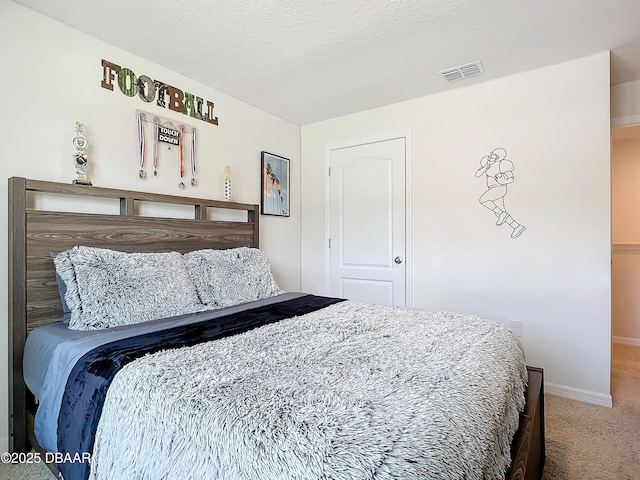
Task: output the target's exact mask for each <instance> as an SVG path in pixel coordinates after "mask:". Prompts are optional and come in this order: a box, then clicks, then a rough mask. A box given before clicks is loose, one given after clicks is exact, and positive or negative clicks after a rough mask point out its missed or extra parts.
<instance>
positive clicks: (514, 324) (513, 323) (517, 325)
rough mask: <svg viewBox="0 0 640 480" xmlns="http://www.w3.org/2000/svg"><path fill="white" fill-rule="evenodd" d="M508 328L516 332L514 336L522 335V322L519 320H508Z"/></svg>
mask: <svg viewBox="0 0 640 480" xmlns="http://www.w3.org/2000/svg"><path fill="white" fill-rule="evenodd" d="M509 330H511V331H512V332H513V333H515V334H516V337H518V338H520V337H522V322H521V321H520V320H509Z"/></svg>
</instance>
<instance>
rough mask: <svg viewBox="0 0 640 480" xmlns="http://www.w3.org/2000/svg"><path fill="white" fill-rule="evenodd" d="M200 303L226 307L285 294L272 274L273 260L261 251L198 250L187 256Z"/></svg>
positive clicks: (251, 249)
mask: <svg viewBox="0 0 640 480" xmlns="http://www.w3.org/2000/svg"><path fill="white" fill-rule="evenodd" d="M184 259H185V262H186V264H187V268H188V269H189V273H190V274H191V279H192V280H193V283H194V284H195V286H196V289H197V291H198V295H199V296H200V301H201V302H202V303H204V304H205V305H207V306H209V307H211V308H223V307H230V306H233V305H239V304H241V303H246V302H251V301H254V300H261V299H263V298H269V297H273V296H275V295H279V294H281V293H284V290H282V289H281V288H280V287H279V286H278V284H277V283H276V281H275V279H274V278H273V274H272V273H271V264H270V263H269V259H268V258H267V256H266V255H265V254H264V252H262V251H261V250H259V249H257V248H249V247H239V248H231V249H228V250H211V249H205V250H196V251H194V252H189V253H186V254H184Z"/></svg>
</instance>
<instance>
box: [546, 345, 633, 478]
mask: <svg viewBox="0 0 640 480" xmlns="http://www.w3.org/2000/svg"><path fill="white" fill-rule="evenodd" d="M611 390H612V396H613V408H607V407H598V406H595V405H591V404H587V403H582V402H577V401H574V400H567V399H565V398H560V397H555V396H552V395H547V396H546V399H545V409H546V412H545V413H546V447H547V461H546V464H545V468H544V476H543V480H561V479H571V480H573V479H576V480H638V479H640V348H638V347H629V346H624V345H617V344H616V345H614V346H613V375H612V378H611Z"/></svg>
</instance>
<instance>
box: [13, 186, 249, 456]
mask: <svg viewBox="0 0 640 480" xmlns="http://www.w3.org/2000/svg"><path fill="white" fill-rule="evenodd" d="M8 183H9V225H8V228H9V252H8V253H9V338H10V341H9V365H10V369H9V390H10V395H9V415H10V418H9V430H10V440H9V446H10V449H11V451H14V452H24V451H28V450H29V448H30V446H33V447H36V445H35V443H34V442H35V439H34V438H33V437H32V435H31V433H29V432H31V430H32V429H31V428H27V424H28V413H29V412H28V411H31V410H34V409H35V407H34V399H33V398H32V396H31V394H30V392H28V389H27V387H26V385H25V383H24V379H23V374H22V357H23V353H24V344H25V340H26V337H27V334H28V333H29V332H30V331H31V330H32V329H33V328H36V327H38V326H40V325H46V324H48V323H52V322H57V321H60V319H61V318H62V303H61V301H60V297H59V294H58V287H57V283H56V279H55V268H54V265H53V261H52V259H51V256H50V253H51V252H61V251H64V250H67V249H69V248H72V247H73V246H75V245H87V246H93V247H101V248H110V249H113V250H120V251H124V252H168V251H177V252H181V253H186V252H189V251H193V250H199V249H203V248H213V249H225V248H235V247H241V246H251V247H259V245H260V243H259V218H260V216H259V210H258V208H259V207H258V205H252V204H244V203H235V202H225V201H220V200H206V199H201V198H189V197H181V196H173V195H161V194H153V193H142V192H134V191H129V190H116V189H110V188H100V187H93V186H82V185H73V184H62V183H53V182H43V181H38V180H28V179H24V178H18V177H12V178H10V179H9V182H8ZM38 194H46V195H49V194H60V195H67V196H73V197H74V200H77V201H79V202H82V201H83V200H85V201H87V200H89V199H91V198H96V197H97V198H105V199H112V200H113V199H115V200H117V201H119V213H118V214H96V213H76V212H67V211H46V210H37V209H35V208H33V207H31V208H30V205H33V204H34V201H33V198H32V197H33V196H35V195H38ZM142 203H144V204H145V205H146V204H152V205H156V206H157V205H181V206H183V207H184V206H186V207H192V208H193V218H166V217H155V216H146V215H145V216H143V215H140V214H138V211H139V210H140V208H139V206H140V204H142ZM210 210H211V211H210ZM229 210H233V211H238V210H239V211H244V212H246V220H244V219H243V220H241V221H229V220H214V219H212V218H214V217H215V215H213V214H211V213H212V212H214V211H215V212H218V213H219V212H220V211H227V212H228V211H229ZM242 216H243V218H244V217H245V216H244V215H242ZM29 423H30V422H29Z"/></svg>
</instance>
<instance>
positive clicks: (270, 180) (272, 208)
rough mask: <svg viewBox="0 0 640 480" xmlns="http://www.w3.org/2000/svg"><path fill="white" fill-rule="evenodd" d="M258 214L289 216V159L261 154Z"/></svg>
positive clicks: (266, 153) (270, 154)
mask: <svg viewBox="0 0 640 480" xmlns="http://www.w3.org/2000/svg"><path fill="white" fill-rule="evenodd" d="M261 156H262V177H261V178H262V182H261V183H262V196H261V201H260V213H262V214H263V215H279V216H281V217H288V216H289V159H288V158H284V157H280V156H278V155H274V154H272V153H268V152H262V155H261Z"/></svg>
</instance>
